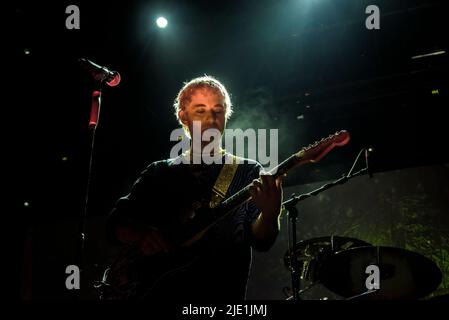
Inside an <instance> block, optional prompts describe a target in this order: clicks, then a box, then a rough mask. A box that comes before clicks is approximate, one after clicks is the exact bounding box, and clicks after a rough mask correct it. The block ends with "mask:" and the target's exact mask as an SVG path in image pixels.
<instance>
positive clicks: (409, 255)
mask: <svg viewBox="0 0 449 320" xmlns="http://www.w3.org/2000/svg"><path fill="white" fill-rule="evenodd" d="M293 250H294V251H295V252H294V254H293V255H292V254H291V252H290V251H291V250H287V252H286V253H285V255H284V264H285V266H286V267H287V268H288V269H291V262H292V259H291V257H292V256H294V257H296V266H297V269H298V275H299V277H300V279H301V281H306V282H308V283H310V285H308V286H307V288H305V289H303V290H301V291H300V292H299V295H301V293H303V292H304V291H306V290H309V289H310V288H312V287H313V286H315V285H316V284H321V285H323V286H324V287H326V288H327V289H329V290H331V291H332V292H334V293H335V294H337V295H339V296H341V297H343V299H345V300H351V299H360V300H401V299H407V300H410V299H412V300H413V299H421V298H423V297H425V296H427V295H429V294H430V293H432V292H433V291H434V290H435V289H437V287H438V286H439V285H440V283H441V281H442V273H441V271H440V269H439V268H438V266H437V265H436V264H435V263H434V262H433V261H432V260H430V259H428V258H426V257H424V256H423V255H420V254H418V253H416V252H413V251H410V250H406V249H401V248H395V247H386V246H373V245H371V244H369V243H367V242H365V241H362V240H358V239H354V238H349V237H339V236H328V237H320V238H314V239H309V240H303V241H299V242H298V243H296V244H295V245H294V246H293ZM376 272H377V273H378V274H376ZM289 299H291V297H290V298H289Z"/></svg>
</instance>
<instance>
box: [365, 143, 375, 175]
mask: <svg viewBox="0 0 449 320" xmlns="http://www.w3.org/2000/svg"><path fill="white" fill-rule="evenodd" d="M373 151H374V149H373V148H371V147H368V148H366V149H365V163H366V171H367V172H368V175H369V177H370V179H371V178H372V177H373V171H372V170H371V166H370V165H369V157H370V156H371V153H372V152H373Z"/></svg>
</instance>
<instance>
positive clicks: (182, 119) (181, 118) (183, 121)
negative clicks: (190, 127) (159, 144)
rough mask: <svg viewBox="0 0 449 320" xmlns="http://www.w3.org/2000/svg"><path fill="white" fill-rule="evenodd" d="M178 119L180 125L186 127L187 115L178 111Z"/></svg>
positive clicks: (182, 111)
mask: <svg viewBox="0 0 449 320" xmlns="http://www.w3.org/2000/svg"><path fill="white" fill-rule="evenodd" d="M178 117H179V120H181V122H182V124H183V125H185V126H187V115H186V112H185V111H184V110H183V109H181V110H179V111H178Z"/></svg>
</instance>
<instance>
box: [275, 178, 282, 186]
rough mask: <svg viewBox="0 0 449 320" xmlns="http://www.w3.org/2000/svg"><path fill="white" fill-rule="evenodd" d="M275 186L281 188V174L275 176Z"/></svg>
mask: <svg viewBox="0 0 449 320" xmlns="http://www.w3.org/2000/svg"><path fill="white" fill-rule="evenodd" d="M276 188H278V189H282V176H279V177H277V178H276Z"/></svg>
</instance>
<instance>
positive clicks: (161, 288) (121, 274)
mask: <svg viewBox="0 0 449 320" xmlns="http://www.w3.org/2000/svg"><path fill="white" fill-rule="evenodd" d="M198 259H199V255H198V253H197V252H195V250H194V249H192V248H189V249H181V250H178V251H176V252H171V253H158V254H155V255H152V256H146V255H144V254H143V253H141V251H140V249H139V248H137V247H126V248H124V250H123V251H122V252H120V254H119V255H118V257H117V258H116V259H115V261H114V262H113V263H112V265H111V266H110V267H109V268H108V269H106V271H105V272H104V275H103V279H102V281H101V282H100V283H99V284H98V285H97V286H96V287H97V289H98V290H99V291H100V298H101V299H103V300H132V301H143V300H158V299H160V300H163V299H169V298H172V296H173V295H174V289H175V288H176V286H177V285H179V283H181V282H182V281H183V279H184V278H185V277H188V275H189V271H190V270H192V269H193V268H194V267H195V263H196V261H197V260H198Z"/></svg>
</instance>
